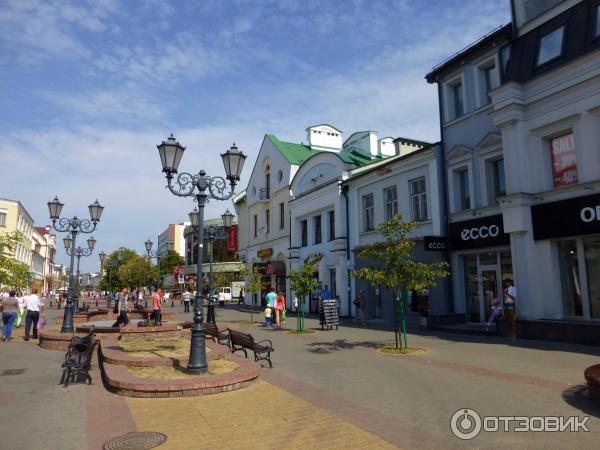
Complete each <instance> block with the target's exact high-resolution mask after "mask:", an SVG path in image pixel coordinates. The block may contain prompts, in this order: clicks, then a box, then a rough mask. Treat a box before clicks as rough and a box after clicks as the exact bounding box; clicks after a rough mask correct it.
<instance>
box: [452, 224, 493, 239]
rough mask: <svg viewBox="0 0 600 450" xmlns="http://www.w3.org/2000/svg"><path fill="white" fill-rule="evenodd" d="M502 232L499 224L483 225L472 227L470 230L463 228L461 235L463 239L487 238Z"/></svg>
mask: <svg viewBox="0 0 600 450" xmlns="http://www.w3.org/2000/svg"><path fill="white" fill-rule="evenodd" d="M499 234H500V227H499V226H498V225H490V226H489V227H487V226H485V225H484V226H482V227H479V228H471V229H470V230H462V231H461V233H460V237H461V239H462V240H463V241H468V240H469V239H486V238H489V237H496V236H498V235H499Z"/></svg>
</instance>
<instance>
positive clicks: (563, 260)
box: [557, 240, 583, 317]
mask: <svg viewBox="0 0 600 450" xmlns="http://www.w3.org/2000/svg"><path fill="white" fill-rule="evenodd" d="M557 245H558V264H559V270H560V285H561V291H562V298H563V302H564V307H565V315H566V316H572V317H573V316H575V317H581V316H583V304H582V298H581V288H580V285H579V279H580V278H579V263H578V260H577V242H576V241H574V240H569V241H560V242H558V243H557Z"/></svg>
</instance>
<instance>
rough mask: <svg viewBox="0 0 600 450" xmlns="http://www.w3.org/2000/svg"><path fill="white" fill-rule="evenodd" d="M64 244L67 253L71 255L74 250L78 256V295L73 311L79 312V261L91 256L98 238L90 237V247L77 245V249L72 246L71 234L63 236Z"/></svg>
mask: <svg viewBox="0 0 600 450" xmlns="http://www.w3.org/2000/svg"><path fill="white" fill-rule="evenodd" d="M63 244H64V245H65V252H66V253H67V255H69V256H71V253H72V252H75V256H77V275H76V280H77V281H76V283H77V284H76V286H75V292H76V293H77V295H76V296H75V300H74V302H73V312H74V313H78V312H79V262H80V261H81V257H82V256H90V255H91V254H92V252H93V251H94V247H95V246H96V239H94V237H93V236H92V237H90V238H89V239H88V240H87V245H88V248H82V247H77V248H76V249H72V248H71V246H72V244H73V242H72V239H71V237H70V236H66V237H65V238H63Z"/></svg>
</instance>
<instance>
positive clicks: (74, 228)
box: [48, 197, 104, 333]
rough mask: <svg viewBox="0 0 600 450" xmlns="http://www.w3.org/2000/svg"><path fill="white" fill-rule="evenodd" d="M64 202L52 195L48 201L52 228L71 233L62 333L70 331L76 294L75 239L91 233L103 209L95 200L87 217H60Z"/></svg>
mask: <svg viewBox="0 0 600 450" xmlns="http://www.w3.org/2000/svg"><path fill="white" fill-rule="evenodd" d="M63 206H64V203H61V202H60V201H59V200H58V197H54V200H50V201H49V202H48V210H49V212H50V219H52V226H53V227H54V229H55V230H56V231H58V232H60V233H64V232H69V233H71V236H70V237H71V251H70V253H69V255H70V256H71V264H70V269H69V291H68V293H67V303H66V305H65V313H64V317H63V323H62V328H61V332H62V333H72V332H73V330H74V328H73V300H75V301H77V294H76V292H75V282H74V274H73V268H74V265H75V254H76V251H75V241H76V239H77V234H78V233H92V232H93V231H94V230H95V229H96V226H97V225H98V222H100V217H101V216H102V211H104V206H101V205H100V203H98V200H96V201H95V202H94V203H92V204H91V205H89V206H88V209H89V211H90V218H89V219H79V218H78V217H77V216H73V217H72V218H70V219H69V218H67V217H62V218H61V217H60V213H61V211H62V208H63Z"/></svg>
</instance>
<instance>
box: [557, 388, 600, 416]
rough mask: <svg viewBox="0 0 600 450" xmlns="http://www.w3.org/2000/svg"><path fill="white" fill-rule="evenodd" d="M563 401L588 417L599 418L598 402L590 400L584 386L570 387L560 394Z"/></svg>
mask: <svg viewBox="0 0 600 450" xmlns="http://www.w3.org/2000/svg"><path fill="white" fill-rule="evenodd" d="M562 398H563V400H564V401H565V402H566V403H568V404H569V405H571V406H572V407H573V408H576V409H578V410H580V411H581V412H583V413H584V414H587V415H589V416H595V417H600V402H598V401H596V400H594V399H592V398H591V396H590V393H589V390H588V387H587V385H586V384H578V385H576V386H571V387H570V388H568V389H565V390H564V391H563V392H562Z"/></svg>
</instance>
